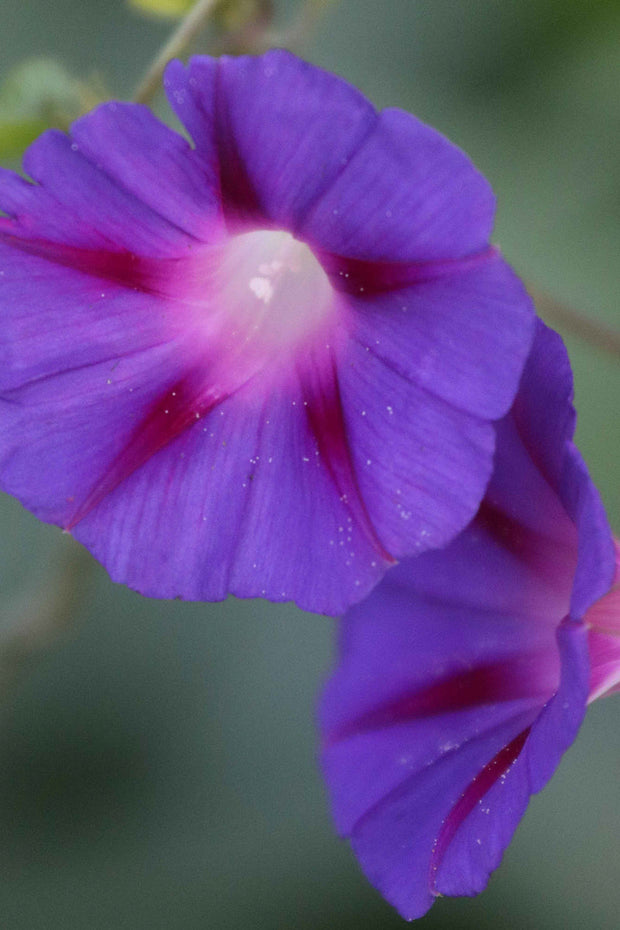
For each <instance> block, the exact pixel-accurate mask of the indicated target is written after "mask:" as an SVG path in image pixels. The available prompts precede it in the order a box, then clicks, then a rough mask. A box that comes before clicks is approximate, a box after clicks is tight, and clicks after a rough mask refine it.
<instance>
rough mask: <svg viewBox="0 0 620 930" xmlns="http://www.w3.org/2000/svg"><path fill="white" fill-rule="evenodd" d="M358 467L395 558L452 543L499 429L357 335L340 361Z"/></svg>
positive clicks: (474, 500) (476, 494) (480, 486)
mask: <svg viewBox="0 0 620 930" xmlns="http://www.w3.org/2000/svg"><path fill="white" fill-rule="evenodd" d="M338 373H339V385H340V393H341V397H342V408H343V412H344V417H345V424H346V431H347V438H348V443H349V448H350V450H351V457H352V462H353V468H354V471H355V474H356V478H357V483H358V486H359V489H360V493H361V497H362V499H363V500H364V502H365V505H366V509H367V512H368V515H369V517H370V520H371V522H372V524H373V526H374V528H375V531H376V534H377V536H378V538H379V539H380V540H381V542H382V544H383V546H384V548H385V549H387V551H388V552H390V553H392V554H393V555H394V556H396V557H401V556H404V555H407V554H409V553H411V552H422V551H424V550H426V549H429V548H434V547H436V546H442V545H445V544H446V543H447V542H448V541H449V540H450V539H452V538H453V537H454V536H455V535H456V533H458V532H459V530H461V529H462V528H463V527H464V526H465V525H466V524H467V522H468V521H469V520H470V519H471V518H472V516H473V514H474V513H475V511H476V509H477V507H478V504H479V501H480V499H481V497H482V495H483V493H484V488H485V485H486V483H487V481H488V477H489V475H490V472H491V468H492V462H493V450H494V441H495V436H494V430H493V427H492V425H491V424H489V423H486V422H484V421H481V420H479V419H478V418H476V417H472V416H469V415H468V414H465V413H462V412H461V411H459V410H455V409H454V408H453V407H451V406H449V405H448V404H446V403H445V402H444V401H442V400H440V399H438V398H436V397H434V396H433V395H431V394H429V393H428V392H427V391H425V390H423V389H420V388H418V387H417V386H416V385H415V384H413V383H412V382H411V381H409V380H408V379H406V378H405V377H403V376H402V375H401V374H400V373H399V372H398V371H395V370H394V369H393V368H391V367H389V365H387V364H386V363H385V362H384V361H383V360H382V359H380V358H378V357H377V356H376V355H375V354H374V347H373V346H367V345H360V344H359V343H358V342H356V341H354V340H352V341H351V342H350V343H349V345H348V346H346V348H345V349H344V350H343V353H342V357H341V358H339V364H338Z"/></svg>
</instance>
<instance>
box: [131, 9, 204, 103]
mask: <svg viewBox="0 0 620 930" xmlns="http://www.w3.org/2000/svg"><path fill="white" fill-rule="evenodd" d="M218 3H219V0H198V2H197V3H196V5H195V6H193V7H192V9H191V10H190V11H189V13H188V14H187V16H186V17H185V19H183V20H181V22H180V23H179V26H178V27H177V29H175V31H174V32H173V33H172V35H171V36H170V38H169V39H168V41H167V42H166V43H165V44H164V45H163V46H162V48H161V50H160V52H159V54H158V55H157V57H156V58H155V60H154V61H153V63H152V64H151V65H150V67H149V68H148V70H147V72H146V74H145V75H144V77H143V78H142V80H141V81H140V84H139V85H138V88H137V90H136V92H135V94H134V96H133V99H134V102H135V103H150V102H151V100H152V99H153V97H154V96H155V94H156V93H157V91H158V90H159V89H160V87H161V82H162V76H163V73H164V69H165V67H166V65H167V64H168V62H169V61H170V59H171V58H175V57H176V56H177V55H180V54H181V53H182V52H183V51H184V49H185V48H187V46H188V45H189V44H190V42H192V41H193V40H194V39H195V38H196V36H197V35H198V33H199V32H200V30H201V29H202V28H203V26H204V25H205V23H206V21H207V19H208V18H209V16H211V14H212V13H213V11H214V10H215V8H216V7H217V6H218Z"/></svg>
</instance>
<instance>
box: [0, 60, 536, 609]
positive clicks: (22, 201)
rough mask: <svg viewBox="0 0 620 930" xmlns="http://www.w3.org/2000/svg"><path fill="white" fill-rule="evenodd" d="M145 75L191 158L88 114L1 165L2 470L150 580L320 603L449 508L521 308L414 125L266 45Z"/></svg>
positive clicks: (449, 164)
mask: <svg viewBox="0 0 620 930" xmlns="http://www.w3.org/2000/svg"><path fill="white" fill-rule="evenodd" d="M166 80H167V84H168V89H169V91H170V96H171V100H172V102H173V105H174V106H175V108H176V109H177V112H178V113H179V115H180V116H181V118H182V119H184V120H185V122H186V125H187V126H188V128H189V129H190V131H191V133H192V135H193V136H194V139H195V144H196V147H195V149H191V148H190V146H189V145H188V144H187V143H186V142H185V141H184V140H183V139H182V138H181V137H180V136H178V135H177V134H175V133H174V132H172V131H171V130H169V129H167V128H166V127H164V126H163V125H161V124H159V123H158V122H157V121H156V120H155V119H154V118H153V117H152V116H151V115H150V114H149V113H148V111H146V110H145V109H144V108H142V107H137V106H134V105H123V104H114V103H112V104H109V105H106V106H103V107H100V108H99V109H98V110H97V111H95V112H94V113H93V114H90V115H89V116H86V117H84V118H83V119H81V120H79V121H78V122H77V123H76V124H75V126H74V127H73V130H72V136H70V137H69V138H67V137H65V136H63V135H62V134H61V133H57V132H54V131H52V132H49V133H46V134H44V135H43V136H42V137H41V138H40V139H39V140H38V141H37V142H36V143H35V144H34V145H33V146H31V148H30V149H29V150H28V152H27V154H26V158H25V162H24V166H25V169H26V170H27V171H28V172H29V173H30V175H31V176H32V178H33V179H34V183H31V182H28V181H25V180H24V179H22V178H20V177H18V176H17V175H15V174H12V173H10V172H0V208H1V209H2V210H4V212H5V213H6V214H7V216H5V217H2V218H0V263H1V267H0V271H1V272H2V274H1V275H0V300H1V302H2V306H3V311H4V326H3V333H4V336H3V340H2V343H1V344H0V363H1V366H0V389H2V391H3V392H4V393H3V396H2V399H1V403H2V409H3V411H4V419H3V421H2V423H1V427H2V429H1V431H0V471H1V477H2V480H3V483H4V486H5V487H6V488H7V489H8V490H9V491H10V492H11V493H14V494H16V495H18V496H19V497H20V499H21V500H22V501H23V502H24V503H25V504H26V505H27V506H29V507H31V508H32V509H33V510H34V511H35V512H36V513H37V514H39V515H40V516H41V517H42V518H43V519H48V520H51V521H54V522H58V523H60V524H61V525H62V526H64V527H65V528H68V529H71V530H72V531H74V532H75V534H76V535H77V536H78V537H79V538H83V539H84V540H85V541H86V542H87V544H88V545H89V546H90V547H91V548H92V549H93V551H95V552H97V553H98V554H99V555H100V557H101V558H102V560H103V561H104V562H105V564H106V565H107V566H108V567H110V569H111V571H112V573H113V575H114V577H115V578H117V579H122V580H125V581H126V582H127V583H128V584H130V585H133V586H134V587H138V588H139V589H140V590H143V591H144V592H146V593H158V594H160V595H161V596H173V595H177V594H178V595H182V596H185V597H209V598H210V597H221V596H224V594H225V593H226V591H227V590H231V591H233V592H236V593H238V594H242V595H248V596H249V595H255V594H261V593H262V594H265V595H266V596H269V597H273V598H274V599H284V598H288V597H291V598H294V599H296V600H297V601H298V603H300V604H301V605H302V606H305V607H308V608H309V609H314V610H321V611H323V610H325V611H329V612H339V611H341V610H343V609H345V608H346V606H347V605H348V604H350V603H351V602H353V601H354V600H356V599H357V598H359V597H361V596H362V595H363V594H364V593H365V592H367V591H368V590H369V589H370V587H371V586H372V584H374V583H375V582H376V581H377V580H378V579H379V577H380V576H381V574H382V572H383V571H384V570H385V569H386V567H387V566H388V565H391V564H392V562H393V561H394V557H396V556H401V555H406V554H410V553H411V552H421V551H423V550H424V549H427V548H429V547H433V546H441V545H445V544H446V543H447V542H448V541H449V540H450V539H451V538H452V537H453V536H454V535H455V534H456V533H457V532H458V531H459V530H460V529H462V527H463V526H465V525H466V524H467V523H468V521H469V520H470V519H471V518H472V516H473V514H474V513H475V511H476V509H477V507H478V505H479V502H480V499H481V497H482V494H483V491H484V488H485V487H486V484H487V482H488V479H489V475H490V471H491V466H492V457H493V451H494V429H493V426H492V424H491V423H490V422H488V421H489V420H490V419H493V418H495V417H497V416H498V415H500V414H501V413H502V412H503V410H504V409H505V407H506V405H507V404H508V403H509V401H510V395H511V393H513V392H514V390H515V387H516V382H517V379H518V376H519V370H520V368H521V366H522V364H523V357H524V354H525V351H526V348H527V344H528V341H529V339H530V335H531V333H530V329H531V322H530V309H531V308H530V307H529V302H528V301H527V299H526V298H525V297H524V294H523V292H522V290H521V289H520V288H519V287H518V286H516V284H515V282H514V279H513V278H512V276H511V274H510V272H509V271H508V270H507V268H506V266H504V264H503V263H502V262H501V260H500V259H499V258H498V257H497V256H496V255H495V253H494V251H493V250H492V249H490V248H489V247H488V243H487V241H486V239H487V236H488V232H489V229H490V223H491V219H492V209H493V204H492V197H491V195H490V193H489V190H488V186H487V185H486V182H484V181H483V180H482V179H481V178H480V176H479V175H478V174H477V173H476V172H475V170H474V169H473V168H472V166H471V165H470V164H469V162H468V161H467V159H466V158H465V157H464V156H463V155H462V154H461V153H459V152H458V151H457V150H456V149H454V148H452V147H451V146H450V145H449V143H447V142H446V141H445V140H444V139H442V138H441V137H440V136H438V135H437V134H434V133H433V132H432V131H431V130H429V129H427V128H426V127H423V126H421V124H419V123H417V122H416V121H415V120H414V119H413V118H412V117H408V116H406V115H405V114H400V113H396V112H388V113H386V114H384V115H383V116H381V117H379V116H378V115H377V114H376V112H375V110H374V109H373V107H372V106H371V105H370V104H369V103H368V102H367V101H365V100H364V98H363V97H362V96H361V95H360V94H359V93H358V92H357V91H355V90H354V89H352V88H351V87H349V86H348V85H347V84H346V83H345V82H343V81H341V80H340V79H338V78H335V77H333V76H331V75H328V74H326V73H325V72H322V71H320V70H318V69H316V68H313V67H312V66H311V65H308V64H305V63H303V62H300V61H298V60H297V59H295V58H294V57H293V56H291V55H289V54H288V53H286V52H278V51H275V52H270V53H267V54H266V55H265V56H263V57H261V58H241V59H223V60H221V61H220V62H215V61H213V60H210V59H206V58H196V59H193V60H192V62H191V64H190V66H189V68H188V69H184V68H183V66H182V65H180V64H179V63H173V64H172V65H171V66H170V68H169V70H168V73H167V78H166ZM377 158H381V159H383V160H384V168H385V178H384V179H383V180H382V181H381V182H380V183H379V181H377V179H376V178H374V176H373V172H374V171H375V167H376V165H375V159H377ZM431 162H432V164H431ZM352 166H354V167H353V170H352V171H351V168H352ZM398 172H400V174H399V176H398V178H397V177H396V173H398ZM384 182H385V183H386V184H388V186H389V187H390V191H391V192H392V193H391V194H390V195H389V197H388V198H387V200H386V201H385V203H383V202H382V201H381V198H383V197H384V195H385V194H386V191H385V190H384V189H383V188H382V186H381V185H382V184H384ZM369 185H370V187H371V188H372V190H370V191H367V192H366V193H367V195H368V196H365V198H363V199H364V201H365V202H364V203H362V202H361V201H360V196H359V195H360V193H361V192H362V193H363V191H364V190H365V189H366V188H367V187H368V186H369ZM375 188H376V189H375ZM371 195H372V196H371ZM334 196H336V197H337V198H340V200H341V201H342V205H343V208H344V213H345V215H344V217H343V219H342V226H341V233H342V235H340V238H338V236H336V237H334V235H333V232H334V225H333V224H334V222H335V221H336V218H337V214H338V210H339V208H337V207H334V208H333V210H332V211H331V214H330V215H331V219H329V220H328V219H327V217H323V219H324V222H323V220H322V219H321V215H322V212H324V211H325V210H328V212H329V205H330V203H331V200H332V199H333V197H334ZM390 197H392V198H393V199H392V200H390ZM386 206H387V210H388V212H389V211H392V212H393V217H391V218H390V217H387V216H385V215H384V208H385V207H386ZM367 207H368V208H369V209H370V212H371V213H372V216H370V215H368V216H367V217H365V215H364V210H365V209H366V208H367ZM360 211H362V212H361V213H360ZM392 219H393V220H394V222H395V224H396V225H394V224H393V223H392ZM366 220H367V222H366ZM384 220H390V222H389V223H388V228H384ZM360 221H362V226H363V227H364V228H361V227H359V226H358V225H356V224H358V223H359V222H360ZM351 223H353V227H352V226H351ZM248 224H249V225H248ZM305 224H306V225H307V230H306V232H307V237H306V238H307V242H306V241H303V237H300V231H302V232H303V230H304V229H305V228H306V225H305ZM364 224H365V225H364ZM405 227H407V228H406V229H405ZM293 233H295V236H297V238H295V237H294V236H293ZM237 234H238V235H237ZM405 234H406V235H405ZM356 237H357V238H356ZM364 237H366V238H364ZM369 237H370V238H369ZM377 237H378V238H377ZM371 240H373V241H375V243H380V246H377V247H376V248H375V249H374V251H373V252H372V254H371V253H369V252H368V250H367V248H366V245H365V244H364V243H366V242H368V243H370V241H371ZM405 240H406V242H405ZM347 243H348V244H347ZM341 246H343V248H344V250H345V251H343V249H341V248H340V247H341ZM384 247H385V248H384ZM377 249H379V251H378V250H377ZM287 262H288V264H287ZM321 262H323V263H324V264H323V265H322V264H321ZM343 269H350V272H349V271H343ZM340 272H343V274H342V275H341V274H340ZM346 274H350V275H351V279H350V280H349V281H348V284H346ZM362 280H368V281H369V282H371V283H372V287H371V288H370V289H369V293H368V295H367V298H361V286H362V285H361V284H360V282H361V281H362ZM354 283H357V284H358V286H359V288H360V293H357V294H356V293H355V291H354V290H351V287H352V285H353V284H354ZM418 289H419V290H418ZM396 294H398V300H400V299H402V298H403V296H405V297H407V299H409V298H410V300H411V304H412V307H413V305H414V304H415V313H411V314H410V315H409V316H408V317H406V318H405V317H403V318H402V319H401V321H400V323H399V322H397V320H398V319H400V317H401V316H402V313H401V310H398V311H397V310H396V309H395V305H394V302H393V300H394V299H395V298H394V295H396ZM464 301H465V303H466V304H467V306H465V305H464ZM463 308H464V309H465V310H467V312H466V313H464V312H463ZM491 317H501V320H502V325H499V324H498V325H497V326H495V325H491V322H490V320H491ZM453 318H454V320H456V319H457V318H458V319H459V329H458V330H456V328H455V326H454V324H453V322H452V319H453ZM461 318H465V319H466V320H467V323H463V320H462V319H461ZM373 320H375V329H374V330H373ZM498 333H501V334H502V335H501V336H498V335H497V334H498ZM482 344H484V347H485V351H482V350H481V349H480V346H481V345H482ZM296 405H297V407H298V408H299V411H298V410H297V409H294V408H295V407H296ZM302 408H303V409H302ZM218 417H222V418H223V421H222V422H219V420H217V418H218ZM252 417H254V419H252ZM198 421H200V422H198ZM216 421H217V426H216V425H214V424H215V423H216ZM229 423H230V424H231V425H230V426H229V425H228V424H229ZM276 428H277V430H278V431H279V436H281V438H282V448H281V449H280V450H278V451H276V449H275V447H276V445H277V441H279V439H277V437H276V434H275V432H274V430H275V429H276ZM227 430H229V432H227ZM218 437H219V440H220V441H221V442H225V443H226V446H225V447H222V448H220V446H218V445H217V441H218ZM208 439H213V440H214V442H213V443H212V444H211V445H210V444H209V443H208V441H207V440H208ZM223 450H225V451H223ZM190 455H193V456H194V457H195V458H196V461H193V460H192V461H191V462H188V461H186V459H187V457H189V456H190ZM259 459H260V463H261V464H260V466H259V467H258V469H255V468H254V467H253V466H254V464H255V463H253V462H252V460H256V461H258V460H259ZM265 460H267V462H269V463H270V464H271V465H274V466H275V465H276V463H277V467H274V468H271V469H267V468H266V466H265V464H264V462H265ZM309 462H311V463H312V467H310V468H306V465H307V464H308V463H309ZM248 463H250V464H249V465H248ZM250 466H252V467H251V470H250V471H248V469H250ZM287 469H289V470H288V471H287ZM211 470H213V471H215V472H217V476H218V477H217V483H215V482H214V481H213V480H212V478H213V475H211ZM249 474H251V482H250V481H249V479H248V475H249ZM43 475H45V480H44V479H43V477H42V476H43ZM149 480H150V481H152V482H153V484H152V489H151V490H152V493H151V492H150V491H149V490H148V481H149ZM250 484H251V487H249V485H250ZM190 490H191V496H189V495H190ZM196 503H197V504H198V513H199V516H200V519H199V520H198V519H197V512H196V510H195V509H194V507H193V506H192V504H196ZM164 513H165V514H166V521H164V520H163V516H162V515H163V514H164ZM292 524H294V529H291V525H292ZM98 534H99V536H98ZM155 536H157V539H156V541H155V542H153V539H154V538H155ZM332 549H336V550H337V554H336V555H335V556H334V552H333V551H332Z"/></svg>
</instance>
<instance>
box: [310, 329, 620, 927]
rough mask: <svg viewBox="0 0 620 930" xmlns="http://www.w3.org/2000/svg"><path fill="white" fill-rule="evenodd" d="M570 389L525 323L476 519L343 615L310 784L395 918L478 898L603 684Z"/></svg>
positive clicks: (614, 676)
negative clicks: (517, 380) (319, 786)
mask: <svg viewBox="0 0 620 930" xmlns="http://www.w3.org/2000/svg"><path fill="white" fill-rule="evenodd" d="M571 392H572V380H571V374H570V367H569V364H568V360H567V358H566V354H565V352H564V350H563V346H562V344H561V341H560V340H559V338H558V337H557V336H556V334H554V333H552V332H551V331H549V330H545V329H544V328H543V327H542V324H541V325H540V328H539V330H538V334H537V338H536V341H535V344H534V349H533V352H532V355H531V357H530V359H529V361H528V364H527V366H526V369H525V373H524V376H523V380H522V384H521V387H520V391H519V394H518V395H517V398H516V401H515V404H514V406H513V409H512V411H511V413H510V414H509V415H508V416H507V417H506V418H505V419H504V420H503V421H502V423H501V424H500V426H499V430H498V446H497V460H496V466H495V470H494V474H493V477H492V480H491V483H490V486H489V489H488V492H487V494H486V496H485V498H484V501H483V503H482V505H481V507H480V510H479V512H478V514H477V516H476V518H475V519H474V521H473V522H472V523H471V525H470V526H469V527H468V528H467V529H466V530H465V532H463V533H462V534H461V535H460V536H459V537H458V538H457V539H456V540H455V541H454V542H453V543H452V544H451V545H450V546H448V547H447V548H446V549H445V550H444V551H441V552H432V553H425V554H423V555H422V556H420V557H419V558H416V559H409V560H406V561H404V562H403V563H401V564H400V565H399V566H397V567H396V568H395V569H394V570H393V571H391V572H390V573H389V574H388V575H387V577H386V578H384V580H383V582H382V583H381V584H380V585H379V586H378V587H377V588H376V589H375V591H373V593H372V594H371V596H370V597H369V598H368V599H367V600H366V601H365V602H363V603H362V604H358V605H357V606H355V607H353V608H352V609H351V611H350V612H349V614H348V616H347V617H346V619H345V620H344V626H343V629H342V643H341V657H340V664H339V666H338V667H337V669H336V672H335V674H334V676H333V678H332V680H331V681H330V682H329V684H328V686H327V690H326V693H325V696H324V699H323V704H322V726H323V732H324V737H325V749H324V769H325V775H326V778H327V783H328V785H329V788H330V791H331V796H332V802H333V811H334V816H335V819H336V823H337V826H338V828H339V830H340V831H341V833H342V834H344V835H345V836H349V837H350V838H351V841H352V844H353V848H354V850H355V852H356V853H357V856H358V857H359V860H360V862H361V864H362V868H363V869H364V871H365V873H366V874H367V876H368V878H369V879H370V881H371V882H373V884H375V886H376V887H377V888H378V889H379V890H380V891H381V892H382V893H383V894H384V895H385V897H386V898H387V899H388V900H389V901H390V902H391V903H392V904H394V905H395V906H396V907H397V908H398V910H399V911H400V912H401V913H402V914H403V916H404V917H407V918H414V917H420V916H421V915H422V914H424V913H425V912H426V911H427V910H428V908H429V907H430V906H431V904H432V903H433V901H434V898H435V896H436V895H438V894H444V895H473V894H476V893H478V892H479V891H481V890H482V889H483V888H484V886H485V885H486V883H487V881H488V878H489V874H490V872H491V871H492V870H493V869H494V868H495V867H496V866H497V865H498V864H499V862H500V859H501V857H502V854H503V852H504V850H505V848H506V846H507V845H508V843H509V842H510V839H511V837H512V834H513V832H514V830H515V829H516V827H517V825H518V823H519V820H520V819H521V817H522V816H523V813H524V811H525V808H526V806H527V803H528V801H529V798H530V795H531V794H532V793H534V792H537V791H539V790H540V789H541V788H542V787H543V785H544V784H545V783H546V782H547V780H548V779H549V778H550V776H551V775H552V774H553V772H554V770H555V768H556V766H557V765H558V762H559V761H560V757H561V756H562V753H563V752H564V751H565V750H566V749H567V748H568V746H570V744H571V743H572V742H573V740H574V738H575V736H576V733H577V730H578V728H579V725H580V723H581V721H582V718H583V715H584V712H585V709H586V704H587V702H588V700H592V699H593V698H594V697H598V696H600V695H601V694H604V693H609V692H610V691H612V690H614V689H617V688H618V683H619V681H620V587H618V582H619V580H620V565H619V564H617V562H616V556H615V554H614V543H613V539H612V536H611V534H610V531H609V527H608V525H607V522H606V519H605V515H604V511H603V508H602V505H601V503H600V499H599V496H598V493H597V491H596V489H595V488H594V486H593V485H592V483H591V481H590V479H589V477H588V474H587V471H586V469H585V466H584V464H583V462H582V460H581V458H580V456H579V453H578V452H577V450H576V449H575V447H574V446H573V445H572V442H571V438H572V434H573V430H574V411H573V408H572V406H571V402H570V398H571ZM614 585H615V587H614Z"/></svg>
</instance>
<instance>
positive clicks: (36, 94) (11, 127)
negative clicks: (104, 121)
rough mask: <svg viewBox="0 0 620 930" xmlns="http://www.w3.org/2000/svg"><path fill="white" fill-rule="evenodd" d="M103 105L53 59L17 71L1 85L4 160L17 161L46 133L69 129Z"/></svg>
mask: <svg viewBox="0 0 620 930" xmlns="http://www.w3.org/2000/svg"><path fill="white" fill-rule="evenodd" d="M98 102H99V97H98V95H97V94H96V92H94V91H92V90H90V89H89V88H88V86H87V85H85V84H83V83H82V82H80V81H78V80H76V79H75V78H74V77H72V76H71V75H70V74H69V72H68V71H66V70H65V68H63V66H62V65H61V64H60V63H59V62H57V61H54V60H53V59H50V58H32V59H28V60H26V61H23V62H21V63H20V64H19V65H17V67H15V68H13V69H12V70H11V71H10V72H9V73H8V75H7V77H6V78H5V80H4V81H3V83H2V84H1V85H0V158H2V159H10V158H15V157H17V156H19V155H20V154H21V152H22V151H23V150H24V149H25V148H26V147H27V146H28V145H29V144H30V143H31V142H32V141H33V139H35V138H36V137H37V136H38V135H39V134H40V133H42V132H43V131H44V130H45V129H49V128H50V127H51V126H55V127H57V128H59V129H67V128H68V126H69V124H70V123H71V122H72V121H73V120H74V119H75V118H76V117H77V116H79V115H80V113H82V112H83V111H84V110H85V109H88V108H89V107H91V106H93V105H94V104H96V103H98Z"/></svg>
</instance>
